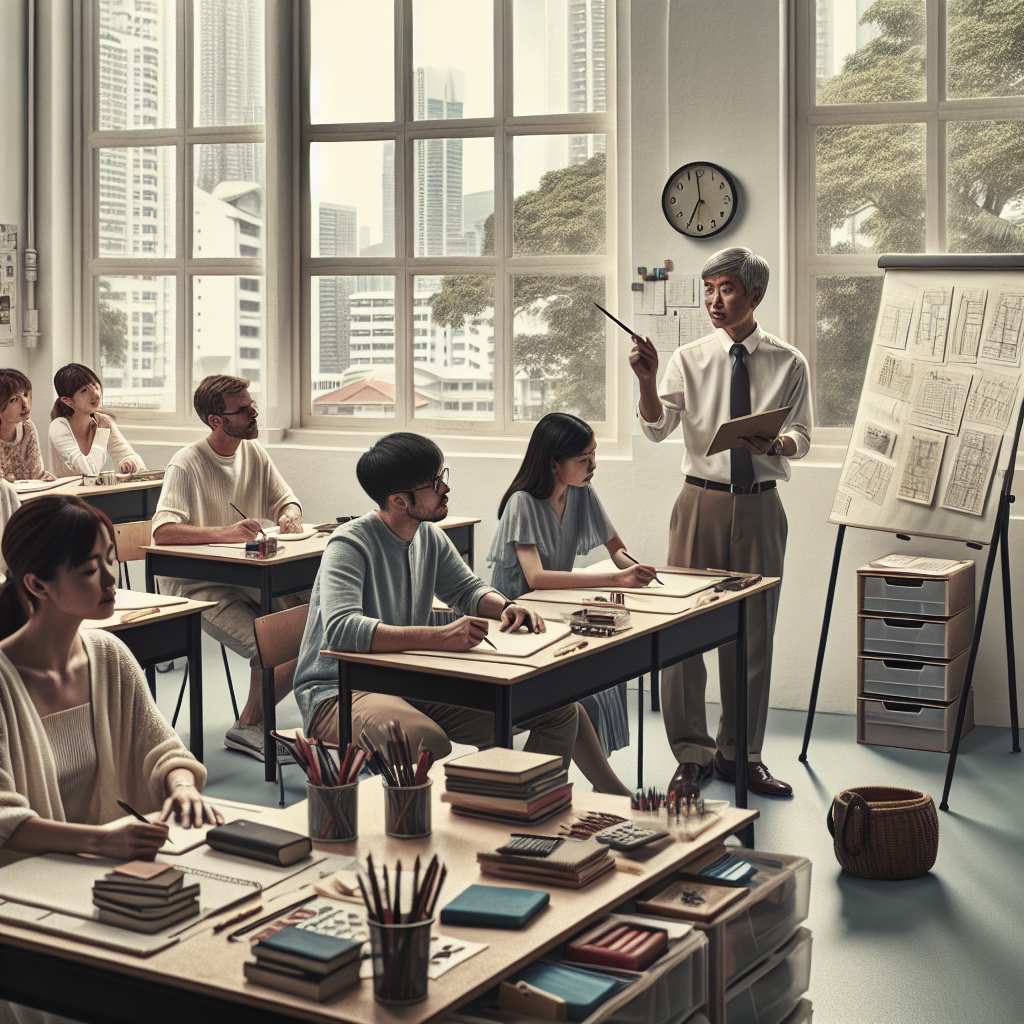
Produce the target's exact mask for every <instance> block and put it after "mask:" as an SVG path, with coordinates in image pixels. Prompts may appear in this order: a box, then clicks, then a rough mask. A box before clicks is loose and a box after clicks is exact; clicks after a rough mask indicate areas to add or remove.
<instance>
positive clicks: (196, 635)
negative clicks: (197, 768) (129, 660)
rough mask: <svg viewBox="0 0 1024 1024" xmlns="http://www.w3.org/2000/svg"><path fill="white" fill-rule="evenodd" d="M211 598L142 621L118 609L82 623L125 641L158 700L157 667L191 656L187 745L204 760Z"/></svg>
mask: <svg viewBox="0 0 1024 1024" xmlns="http://www.w3.org/2000/svg"><path fill="white" fill-rule="evenodd" d="M212 607H213V604H212V603H211V602H210V601H184V602H182V603H181V604H172V605H167V606H166V607H162V608H159V609H158V612H159V614H158V615H153V616H150V617H148V618H145V619H142V620H140V621H139V622H122V619H123V618H124V616H125V615H128V614H130V610H127V609H125V610H121V611H118V610H116V605H115V611H114V614H113V615H112V616H111V617H110V618H109V619H100V620H96V621H92V620H89V619H87V620H86V621H85V622H83V623H82V628H83V629H105V630H107V632H108V633H116V634H117V637H118V639H119V640H122V641H124V643H125V644H126V645H127V647H128V649H129V650H130V651H131V652H132V654H133V655H134V656H135V658H136V660H137V661H138V662H139V664H140V665H141V666H142V667H143V668H144V669H145V670H146V678H147V680H148V681H149V690H150V693H152V694H153V699H154V700H155V699H156V675H155V672H154V669H155V667H156V666H157V665H162V664H163V663H164V662H165V661H172V660H173V659H174V658H181V657H185V658H186V659H188V678H189V687H188V721H189V726H188V747H189V750H191V751H192V753H193V754H195V756H196V757H197V758H198V759H199V760H200V761H202V759H203V650H202V637H203V633H202V622H201V616H202V613H203V612H204V611H205V610H206V609H207V608H212Z"/></svg>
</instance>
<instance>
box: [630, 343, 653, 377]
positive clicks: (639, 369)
mask: <svg viewBox="0 0 1024 1024" xmlns="http://www.w3.org/2000/svg"><path fill="white" fill-rule="evenodd" d="M629 365H630V366H631V367H632V368H633V372H634V373H635V374H636V375H637V377H639V378H640V380H641V381H644V380H651V381H654V382H655V383H657V380H658V350H657V349H656V348H655V347H654V343H653V342H652V341H651V339H650V338H641V337H640V336H639V335H638V334H634V335H633V351H632V352H630V353H629Z"/></svg>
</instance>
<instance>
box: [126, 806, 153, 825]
mask: <svg viewBox="0 0 1024 1024" xmlns="http://www.w3.org/2000/svg"><path fill="white" fill-rule="evenodd" d="M117 806H118V807H120V808H121V810H122V811H127V812H128V813H129V814H130V815H131V816H132V817H133V818H138V819H139V821H141V822H142V824H143V825H152V824H153V823H152V822H151V821H150V820H149V819H148V818H144V817H143V816H142V815H141V814H139V812H138V811H137V810H135V808H134V807H132V805H131V804H128V803H125V802H124V801H123V800H118V801H117Z"/></svg>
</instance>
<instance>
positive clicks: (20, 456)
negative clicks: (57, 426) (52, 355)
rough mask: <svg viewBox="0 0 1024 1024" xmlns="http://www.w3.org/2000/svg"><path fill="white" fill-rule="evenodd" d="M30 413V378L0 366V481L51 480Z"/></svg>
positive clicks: (51, 476) (52, 476) (18, 371)
mask: <svg viewBox="0 0 1024 1024" xmlns="http://www.w3.org/2000/svg"><path fill="white" fill-rule="evenodd" d="M31 414H32V381H30V380H29V379H28V377H26V376H25V374H23V373H22V372H21V371H20V370H10V369H7V368H4V367H0V480H11V481H14V480H54V479H56V478H55V477H54V475H53V474H52V473H47V471H46V470H45V469H43V456H42V455H41V454H40V451H39V434H38V433H37V432H36V428H35V424H34V423H33V422H32V420H30V419H29V416H31Z"/></svg>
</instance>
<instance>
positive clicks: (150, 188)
mask: <svg viewBox="0 0 1024 1024" xmlns="http://www.w3.org/2000/svg"><path fill="white" fill-rule="evenodd" d="M176 178H177V176H176V170H175V162H174V147H173V146H130V147H126V148H118V149H100V150H99V151H98V153H97V185H98V188H97V191H98V195H97V197H96V198H97V203H96V249H97V252H96V255H97V256H139V257H143V258H162V259H167V258H169V257H173V256H174V255H175V235H176V233H177V222H176V219H175V213H176V209H177V202H176V199H177V194H176Z"/></svg>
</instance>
